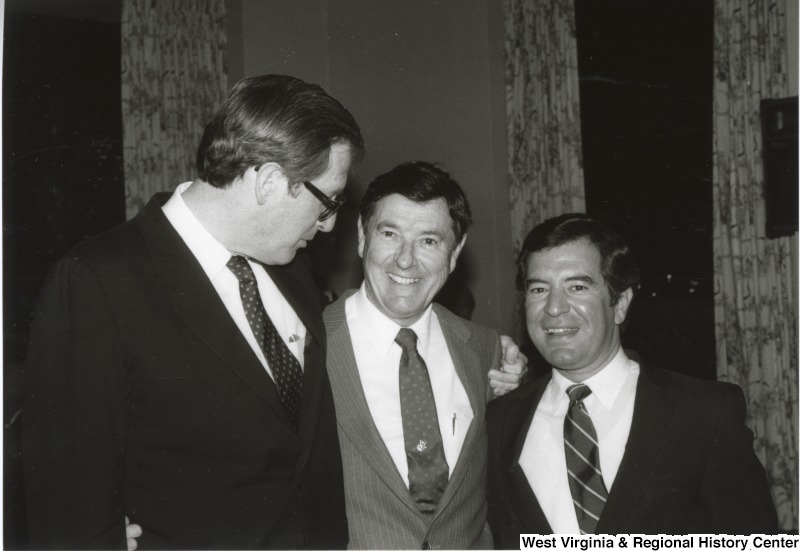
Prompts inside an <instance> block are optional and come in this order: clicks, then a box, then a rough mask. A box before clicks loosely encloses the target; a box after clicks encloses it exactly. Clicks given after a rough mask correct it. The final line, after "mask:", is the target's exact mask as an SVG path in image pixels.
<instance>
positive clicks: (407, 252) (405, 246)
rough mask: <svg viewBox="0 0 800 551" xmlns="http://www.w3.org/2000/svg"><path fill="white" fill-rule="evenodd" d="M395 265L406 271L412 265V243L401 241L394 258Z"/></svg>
mask: <svg viewBox="0 0 800 551" xmlns="http://www.w3.org/2000/svg"><path fill="white" fill-rule="evenodd" d="M394 261H395V263H396V264H397V265H398V266H399V267H400V268H402V269H404V270H406V269H408V268H410V267H411V266H413V265H414V261H415V259H414V243H408V242H406V241H403V242H402V243H400V247H399V248H398V249H397V252H396V253H395V257H394Z"/></svg>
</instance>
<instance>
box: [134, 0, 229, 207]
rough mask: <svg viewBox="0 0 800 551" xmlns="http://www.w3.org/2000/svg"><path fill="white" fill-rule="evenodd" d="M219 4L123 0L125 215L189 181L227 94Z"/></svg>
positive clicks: (196, 0)
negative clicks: (205, 133)
mask: <svg viewBox="0 0 800 551" xmlns="http://www.w3.org/2000/svg"><path fill="white" fill-rule="evenodd" d="M226 43H227V40H226V35H225V0H158V1H153V0H123V2H122V125H123V155H124V164H125V208H126V213H127V217H128V218H130V217H132V216H133V215H135V214H136V213H137V212H138V211H139V210H140V209H141V208H142V206H144V204H145V203H146V202H147V201H148V200H149V199H150V197H151V196H152V195H153V193H155V192H158V191H165V190H171V189H174V188H175V186H176V185H177V184H179V183H181V182H183V181H186V180H191V179H193V178H194V176H195V172H196V171H195V169H194V161H195V153H196V151H197V145H198V143H199V141H200V137H201V136H202V134H203V129H204V127H205V124H206V123H207V122H208V121H209V120H210V119H211V117H212V116H213V114H214V112H215V110H216V109H217V108H218V107H219V105H220V103H221V101H222V98H223V97H224V94H225V90H226V88H227V71H226V67H225V50H226Z"/></svg>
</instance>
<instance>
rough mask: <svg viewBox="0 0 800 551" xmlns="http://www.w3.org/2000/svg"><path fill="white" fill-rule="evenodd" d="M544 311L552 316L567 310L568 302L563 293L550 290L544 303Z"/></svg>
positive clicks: (564, 312)
mask: <svg viewBox="0 0 800 551" xmlns="http://www.w3.org/2000/svg"><path fill="white" fill-rule="evenodd" d="M544 311H545V312H547V313H548V314H549V315H550V316H553V317H556V316H560V315H561V314H566V313H567V312H569V303H568V302H567V298H566V297H565V296H564V293H562V292H561V291H553V290H551V291H550V292H549V293H548V295H547V303H545V305H544Z"/></svg>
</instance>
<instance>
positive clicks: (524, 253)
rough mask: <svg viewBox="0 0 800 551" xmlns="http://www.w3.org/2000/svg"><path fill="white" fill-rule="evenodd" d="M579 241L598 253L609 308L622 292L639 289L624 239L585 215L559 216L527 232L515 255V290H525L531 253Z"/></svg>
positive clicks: (632, 258)
mask: <svg viewBox="0 0 800 551" xmlns="http://www.w3.org/2000/svg"><path fill="white" fill-rule="evenodd" d="M580 239H588V240H589V242H590V243H592V244H593V245H594V246H595V247H597V251H598V252H599V253H600V273H601V274H602V275H603V278H604V279H605V280H606V283H607V285H608V293H609V295H610V296H611V305H612V306H614V305H616V304H617V301H619V297H620V295H621V294H622V293H623V292H624V291H625V290H626V289H632V290H633V291H634V293H635V292H636V290H637V288H638V287H639V267H638V266H637V264H636V259H635V258H634V257H633V252H632V251H631V249H630V247H629V246H628V244H627V243H626V242H625V239H624V238H623V237H622V236H621V235H620V234H618V233H617V232H615V231H614V230H612V229H611V228H609V227H607V226H605V225H604V224H603V223H601V222H599V221H597V220H595V219H593V218H590V217H589V216H587V215H585V214H563V215H561V216H557V217H555V218H550V219H548V220H545V221H544V222H542V223H541V224H539V225H538V226H536V227H535V228H533V229H532V230H531V232H530V233H529V234H528V236H527V237H526V238H525V241H524V242H523V243H522V250H521V251H520V253H519V260H518V272H517V286H518V287H519V289H521V290H523V289H524V286H525V277H526V268H527V266H526V264H527V262H528V257H529V256H530V255H532V254H533V253H537V252H540V251H543V250H547V249H552V248H554V247H558V246H561V245H565V244H567V243H572V242H573V241H578V240H580Z"/></svg>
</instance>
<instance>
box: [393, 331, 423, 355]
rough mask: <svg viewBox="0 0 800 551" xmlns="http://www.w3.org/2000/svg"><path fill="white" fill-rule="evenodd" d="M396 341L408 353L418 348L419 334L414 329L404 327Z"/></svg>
mask: <svg viewBox="0 0 800 551" xmlns="http://www.w3.org/2000/svg"><path fill="white" fill-rule="evenodd" d="M394 342H396V343H397V344H399V345H400V346H401V347H402V348H403V350H405V351H406V352H407V353H408V352H412V351H415V350H416V349H417V334H416V333H414V330H413V329H409V328H408V327H403V328H402V329H400V331H399V332H398V333H397V336H396V337H395V338H394Z"/></svg>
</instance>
